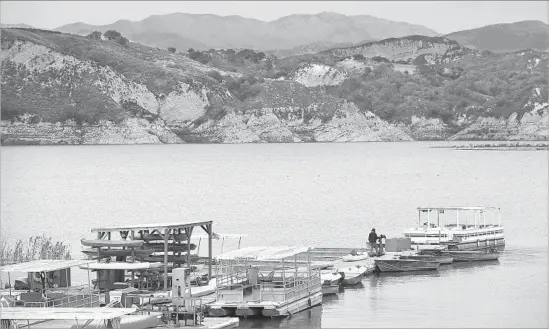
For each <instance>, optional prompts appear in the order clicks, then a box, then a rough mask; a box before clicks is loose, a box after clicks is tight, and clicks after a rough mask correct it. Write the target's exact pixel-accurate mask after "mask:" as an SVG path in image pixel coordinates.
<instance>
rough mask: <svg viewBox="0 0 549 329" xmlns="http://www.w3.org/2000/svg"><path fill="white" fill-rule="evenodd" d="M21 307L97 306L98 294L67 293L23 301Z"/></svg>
mask: <svg viewBox="0 0 549 329" xmlns="http://www.w3.org/2000/svg"><path fill="white" fill-rule="evenodd" d="M20 302H22V303H23V307H98V306H99V294H95V293H83V294H74V295H67V296H63V297H60V298H56V299H48V300H45V301H37V302H25V301H20Z"/></svg>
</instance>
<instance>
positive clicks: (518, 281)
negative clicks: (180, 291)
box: [1, 142, 548, 328]
mask: <svg viewBox="0 0 549 329" xmlns="http://www.w3.org/2000/svg"><path fill="white" fill-rule="evenodd" d="M433 145H442V144H441V143H423V142H422V143H353V144H256V145H160V146H158V145H154V146H153V145H151V146H148V145H140V146H66V147H65V146H56V147H48V146H40V147H34V146H32V147H3V148H2V149H1V153H2V154H1V155H2V158H1V217H2V227H1V229H2V233H3V235H4V237H5V238H6V239H7V240H9V241H12V240H13V239H15V238H17V237H21V238H28V237H30V236H33V235H37V234H42V233H46V234H47V235H49V236H52V237H53V238H54V239H59V240H63V241H67V242H69V243H70V244H71V245H72V246H73V253H74V256H75V257H81V255H80V253H79V250H80V243H79V239H80V238H82V237H91V236H92V235H91V233H90V229H91V228H92V227H95V226H100V225H111V224H123V223H148V222H171V221H181V220H183V221H187V220H189V221H190V220H213V221H214V230H216V231H218V232H223V233H246V234H248V235H249V237H247V238H245V239H244V240H243V245H266V244H268V245H277V244H286V245H297V244H301V245H303V244H304V245H312V246H318V247H341V246H348V247H357V246H364V245H365V241H366V236H367V233H368V232H369V231H370V229H371V228H372V227H375V228H376V230H377V231H379V232H381V233H384V234H386V235H388V236H400V235H401V234H402V231H403V230H404V229H406V228H408V227H410V226H413V225H414V223H415V220H416V219H417V213H416V210H415V208H416V207H418V206H436V205H491V206H498V207H501V210H502V222H503V224H504V225H505V234H506V242H507V249H506V251H505V253H504V255H502V256H501V258H500V260H499V261H497V262H489V263H485V264H482V265H471V264H463V265H461V264H454V265H451V266H448V267H443V268H441V269H440V270H439V271H438V272H435V273H421V274H416V275H378V276H371V277H368V278H365V279H364V281H363V282H362V284H361V285H359V286H357V287H353V288H347V289H346V290H345V291H344V292H343V293H341V294H339V295H338V296H337V297H332V298H328V299H325V300H324V303H323V305H322V307H316V308H314V309H312V310H309V311H306V312H302V313H299V314H296V315H295V316H293V317H292V318H288V319H284V320H282V321H281V320H276V321H271V320H258V319H249V320H246V321H243V322H242V323H241V326H242V327H247V328H265V327H279V328H319V327H325V328H328V327H521V328H522V327H547V326H548V320H547V316H548V313H547V308H548V303H547V292H548V289H547V286H548V283H547V279H548V278H547V265H548V264H547V257H548V252H547V250H548V248H547V238H548V234H547V232H548V227H547V213H548V189H547V187H548V177H547V172H548V164H547V160H548V158H547V152H545V151H516V152H509V151H456V150H449V149H434V148H430V146H433ZM217 247H218V246H217ZM217 247H214V249H215V248H217Z"/></svg>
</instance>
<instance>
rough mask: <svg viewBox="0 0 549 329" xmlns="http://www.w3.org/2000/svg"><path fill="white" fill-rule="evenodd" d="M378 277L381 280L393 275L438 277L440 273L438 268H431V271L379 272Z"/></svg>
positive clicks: (376, 274)
mask: <svg viewBox="0 0 549 329" xmlns="http://www.w3.org/2000/svg"><path fill="white" fill-rule="evenodd" d="M374 275H375V276H376V277H377V278H380V279H381V280H378V281H380V282H383V280H382V279H383V278H391V277H410V276H414V277H418V276H432V277H437V276H440V273H439V272H438V271H437V270H429V271H413V272H377V273H375V274H374Z"/></svg>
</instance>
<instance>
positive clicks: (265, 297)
mask: <svg viewBox="0 0 549 329" xmlns="http://www.w3.org/2000/svg"><path fill="white" fill-rule="evenodd" d="M275 273H276V274H275ZM217 280H218V289H217V293H216V300H217V301H225V302H263V301H274V302H284V301H287V300H292V299H294V298H302V297H305V296H307V295H309V294H310V293H311V292H315V291H320V289H321V279H320V270H318V269H314V270H311V271H310V274H309V272H308V271H307V270H306V269H305V268H301V269H299V268H298V269H297V271H296V269H295V268H294V269H288V270H287V272H286V274H284V275H283V274H282V271H276V272H271V273H270V274H269V275H267V276H262V277H261V278H259V280H258V282H257V283H256V284H250V282H249V280H248V278H247V277H246V272H238V273H233V274H231V275H227V276H223V277H221V278H220V277H218V279H217Z"/></svg>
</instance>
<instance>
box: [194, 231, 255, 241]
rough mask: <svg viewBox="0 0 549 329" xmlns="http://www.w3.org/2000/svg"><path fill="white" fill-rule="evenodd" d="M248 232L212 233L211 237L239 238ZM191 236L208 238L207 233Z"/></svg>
mask: <svg viewBox="0 0 549 329" xmlns="http://www.w3.org/2000/svg"><path fill="white" fill-rule="evenodd" d="M247 236H248V234H237V233H215V232H214V233H213V236H212V238H213V239H217V240H219V239H240V238H245V237H247ZM192 238H193V239H195V238H196V239H199V238H200V239H202V238H208V236H207V235H204V234H193V235H192Z"/></svg>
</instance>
